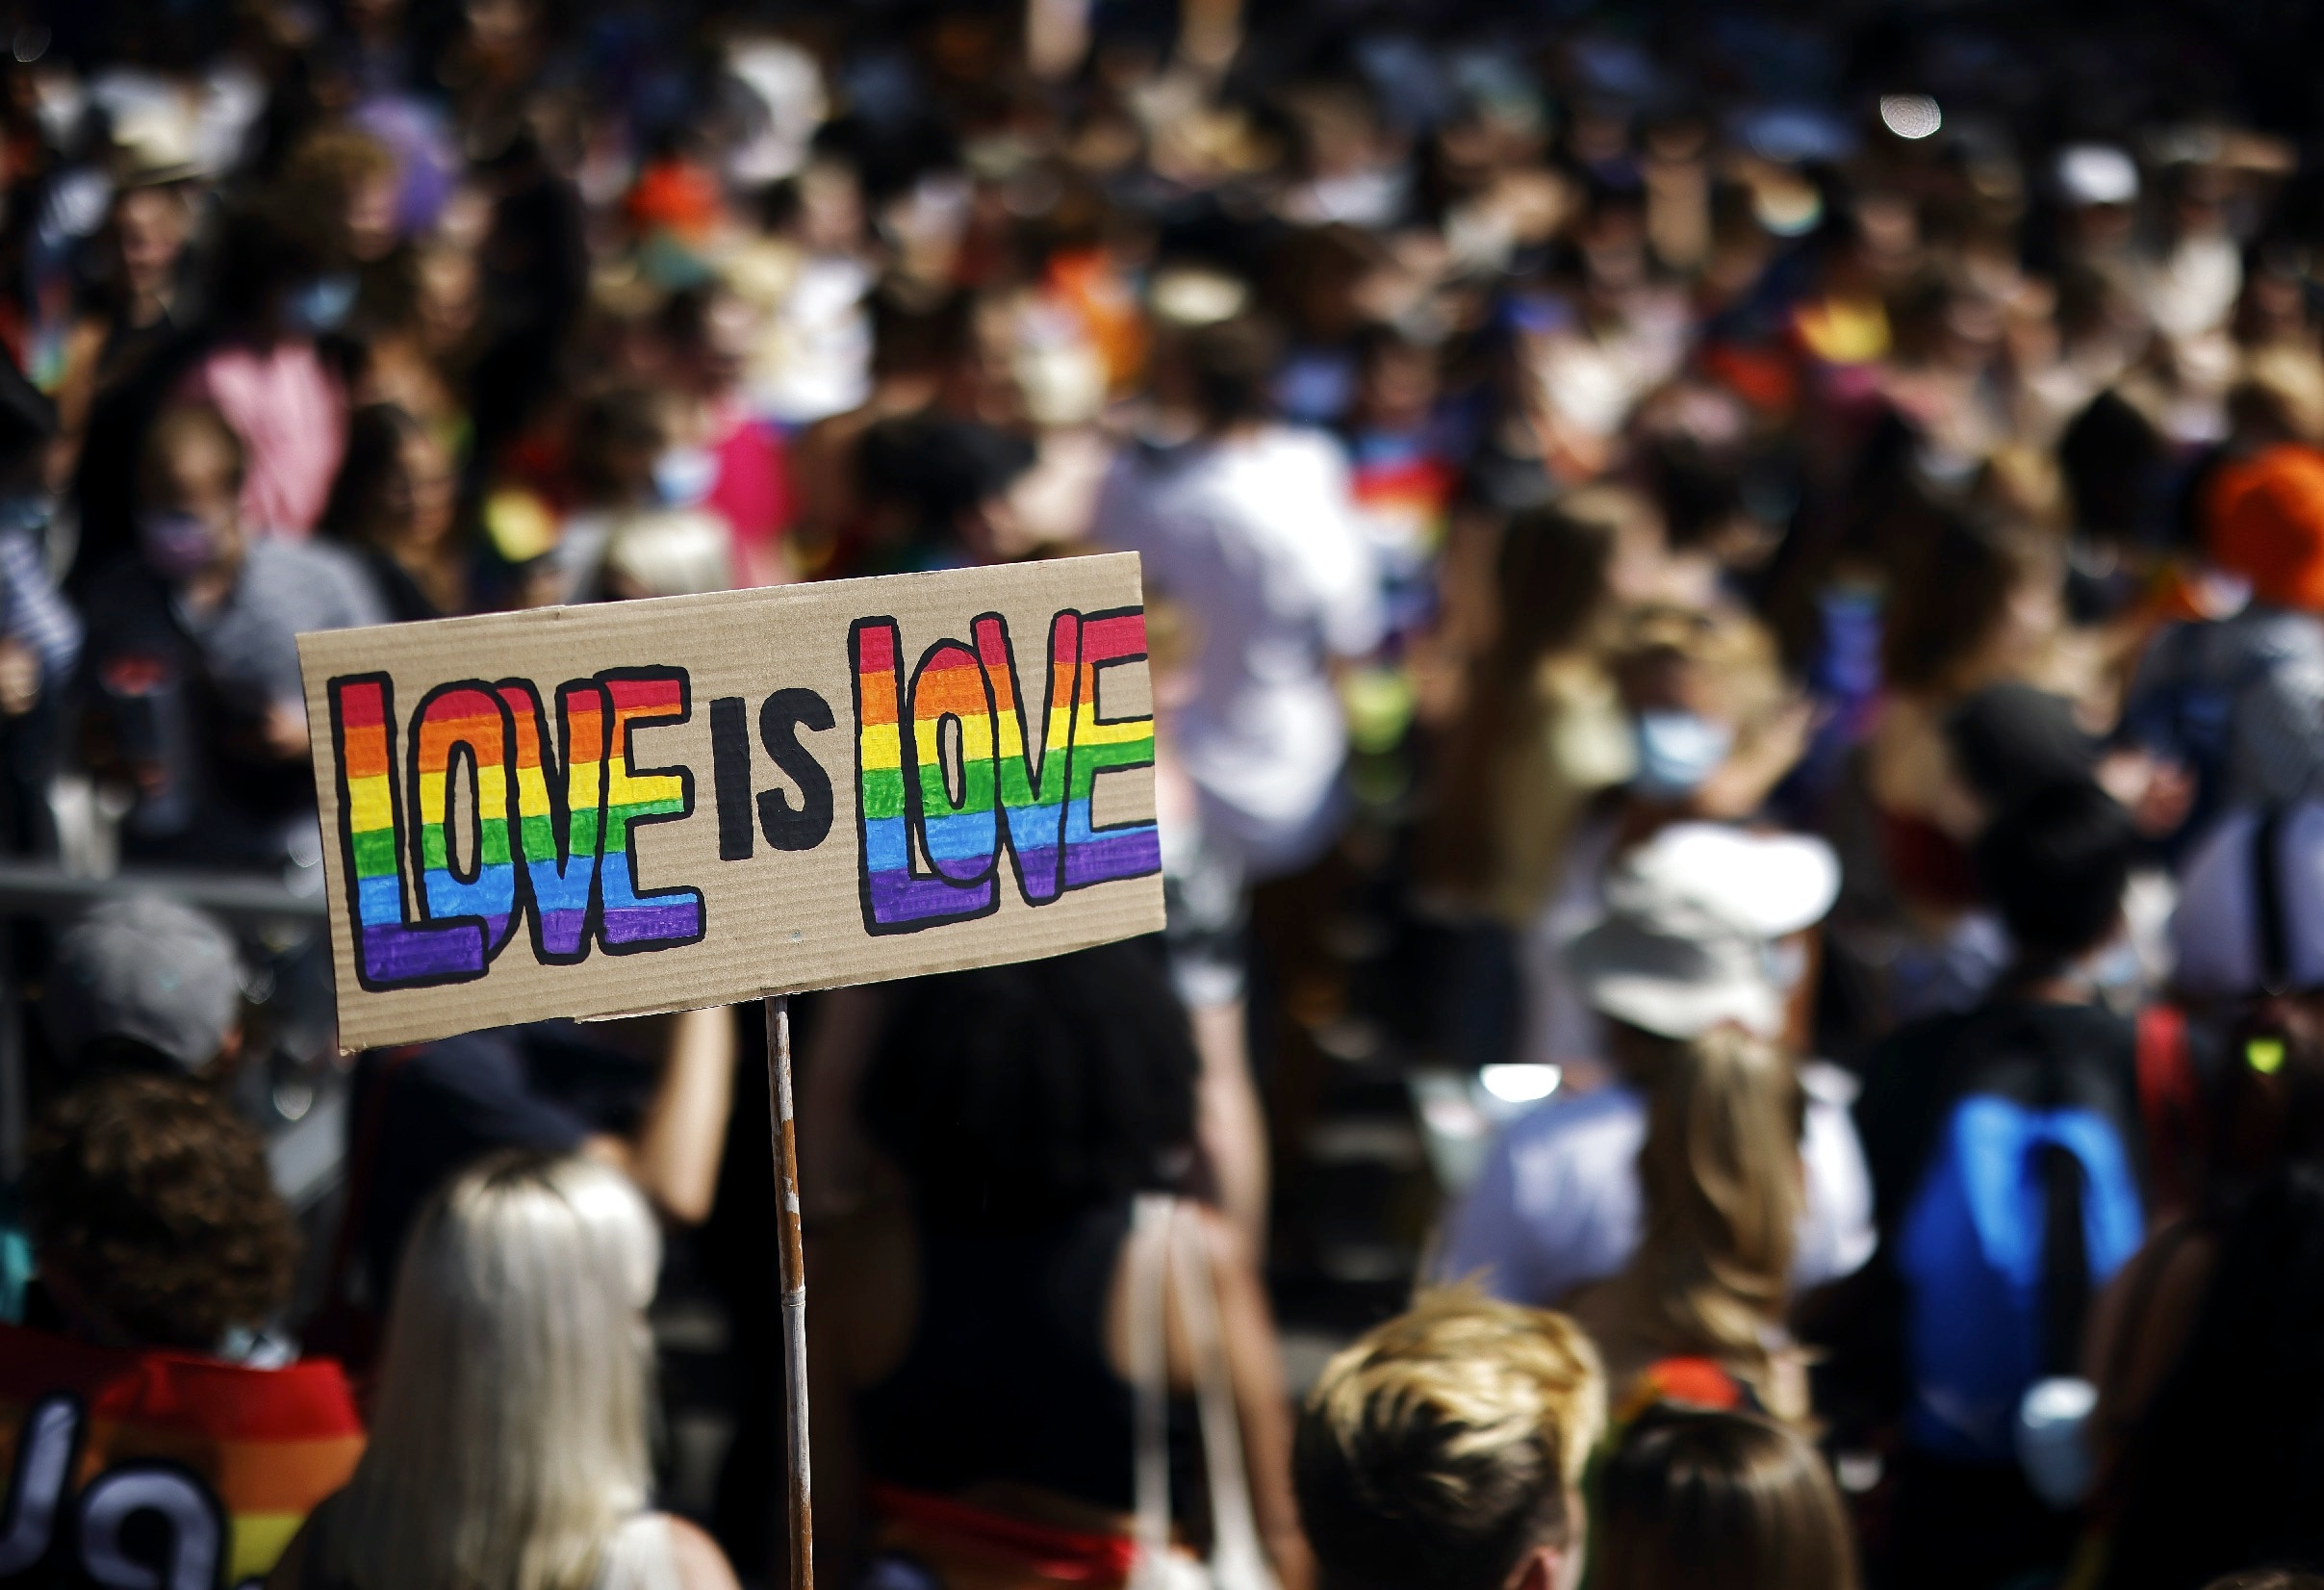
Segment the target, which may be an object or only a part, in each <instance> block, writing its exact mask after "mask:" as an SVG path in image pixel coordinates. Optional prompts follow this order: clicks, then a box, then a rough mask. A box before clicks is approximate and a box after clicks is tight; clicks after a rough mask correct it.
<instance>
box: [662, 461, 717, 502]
mask: <svg viewBox="0 0 2324 1590" xmlns="http://www.w3.org/2000/svg"><path fill="white" fill-rule="evenodd" d="M717 484H718V458H717V455H716V454H714V453H712V452H710V451H709V450H707V449H703V448H669V449H664V450H663V452H662V455H661V456H660V457H659V458H656V459H655V460H654V461H653V489H654V492H655V493H656V495H658V496H659V497H660V498H661V500H662V501H663V502H664V503H665V504H667V505H668V506H670V507H673V508H691V507H693V506H694V505H695V504H696V503H697V502H700V501H701V500H702V499H703V498H705V497H707V496H709V495H710V488H711V487H713V486H715V485H717Z"/></svg>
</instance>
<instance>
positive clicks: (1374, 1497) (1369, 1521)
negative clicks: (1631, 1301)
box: [1291, 1287, 1605, 1590]
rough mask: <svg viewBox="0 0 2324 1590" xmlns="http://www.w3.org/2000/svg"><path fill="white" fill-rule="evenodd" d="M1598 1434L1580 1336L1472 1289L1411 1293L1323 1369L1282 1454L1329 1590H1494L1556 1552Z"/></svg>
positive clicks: (1592, 1357)
mask: <svg viewBox="0 0 2324 1590" xmlns="http://www.w3.org/2000/svg"><path fill="white" fill-rule="evenodd" d="M1604 1428H1605V1379H1604V1375H1603V1374H1602V1372H1600V1371H1599V1369H1598V1363H1597V1353H1596V1350H1595V1349H1594V1348H1593V1347H1592V1346H1590V1342H1589V1339H1588V1338H1587V1337H1586V1336H1584V1335H1583V1334H1582V1332H1581V1329H1580V1327H1578V1326H1577V1325H1575V1324H1574V1323H1573V1321H1571V1320H1568V1319H1567V1318H1566V1317H1565V1316H1563V1315H1560V1314H1552V1313H1550V1312H1549V1311H1548V1310H1546V1309H1536V1308H1520V1307H1519V1306H1517V1305H1516V1304H1513V1303H1503V1302H1496V1301H1494V1300H1493V1299H1492V1298H1489V1297H1486V1296H1485V1295H1482V1294H1481V1293H1479V1292H1477V1291H1476V1290H1475V1289H1473V1288H1470V1287H1461V1288H1453V1289H1448V1290H1444V1291H1439V1292H1431V1293H1425V1294H1423V1295H1421V1296H1420V1297H1419V1298H1418V1300H1417V1301H1416V1302H1415V1303H1414V1305H1413V1307H1412V1309H1411V1311H1410V1312H1408V1313H1406V1314H1403V1315H1400V1316H1398V1317H1397V1318H1395V1319H1393V1320H1391V1321H1388V1322H1387V1323H1385V1324H1383V1325H1380V1326H1378V1327H1376V1328H1375V1329H1373V1330H1372V1331H1370V1332H1369V1333H1367V1334H1366V1336H1364V1337H1363V1338H1362V1339H1361V1340H1359V1341H1358V1342H1356V1343H1355V1344H1354V1345H1353V1346H1349V1347H1347V1348H1346V1349H1344V1350H1343V1351H1341V1353H1340V1354H1339V1355H1338V1356H1337V1357H1335V1358H1333V1359H1332V1361H1331V1362H1330V1363H1329V1364H1328V1365H1326V1366H1325V1367H1324V1371H1323V1374H1322V1376H1321V1378H1320V1379H1318V1380H1317V1381H1316V1383H1315V1390H1314V1391H1312V1392H1311V1393H1309V1395H1308V1398H1307V1403H1306V1406H1305V1407H1304V1408H1303V1409H1302V1410H1301V1413H1300V1420H1299V1430H1298V1435H1297V1437H1296V1439H1295V1441H1294V1443H1293V1446H1292V1453H1291V1474H1292V1481H1293V1483H1294V1485H1295V1486H1296V1487H1297V1490H1298V1494H1299V1511H1300V1517H1301V1520H1302V1522H1303V1523H1304V1524H1305V1526H1306V1528H1307V1534H1308V1539H1309V1542H1310V1543H1311V1544H1312V1545H1313V1546H1314V1548H1315V1558H1316V1561H1317V1562H1318V1563H1319V1564H1320V1565H1321V1567H1322V1570H1323V1582H1324V1584H1325V1585H1326V1587H1327V1590H1336V1587H1348V1586H1364V1585H1381V1586H1388V1585H1393V1586H1396V1587H1397V1590H1499V1586H1500V1585H1501V1583H1502V1582H1503V1581H1504V1580H1505V1579H1506V1578H1507V1577H1508V1576H1509V1574H1510V1572H1511V1571H1512V1570H1513V1569H1514V1568H1515V1567H1516V1565H1517V1563H1518V1562H1519V1560H1520V1559H1521V1558H1522V1557H1523V1556H1524V1554H1525V1553H1526V1552H1530V1551H1532V1550H1534V1549H1536V1548H1537V1547H1541V1546H1563V1545H1565V1544H1567V1542H1568V1541H1569V1540H1571V1537H1572V1533H1573V1528H1574V1524H1575V1519H1574V1517H1573V1512H1574V1510H1575V1509H1574V1506H1573V1503H1572V1501H1571V1493H1572V1492H1573V1491H1574V1490H1575V1489H1576V1488H1577V1487H1578V1486H1579V1485H1580V1483H1581V1477H1582V1470H1583V1468H1584V1466H1585V1465H1586V1464H1587V1463H1588V1461H1589V1456H1590V1450H1591V1449H1592V1448H1593V1447H1595V1446H1596V1444H1597V1439H1598V1436H1599V1434H1600V1433H1601V1432H1602V1431H1603V1430H1604Z"/></svg>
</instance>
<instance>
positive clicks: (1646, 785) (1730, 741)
mask: <svg viewBox="0 0 2324 1590" xmlns="http://www.w3.org/2000/svg"><path fill="white" fill-rule="evenodd" d="M1734 743H1735V731H1733V730H1732V729H1729V728H1728V727H1727V726H1726V725H1725V724H1723V723H1713V722H1711V721H1710V720H1709V719H1707V718H1698V717H1697V716H1696V715H1695V714H1694V713H1692V712H1642V713H1640V714H1639V715H1638V776H1637V778H1636V779H1634V780H1633V781H1632V782H1631V786H1630V787H1632V788H1633V789H1635V790H1637V791H1638V792H1639V793H1640V794H1641V795H1645V796H1647V797H1649V798H1650V799H1653V800H1657V801H1675V800H1679V799H1682V798H1684V797H1685V796H1688V795H1692V794H1694V793H1695V791H1696V790H1698V789H1700V788H1701V787H1702V782H1703V781H1704V780H1705V779H1707V778H1709V777H1710V776H1711V775H1712V774H1713V773H1715V772H1717V771H1718V770H1719V764H1720V763H1721V762H1724V761H1725V760H1726V754H1727V752H1728V751H1729V750H1730V749H1731V748H1732V747H1733V745H1734Z"/></svg>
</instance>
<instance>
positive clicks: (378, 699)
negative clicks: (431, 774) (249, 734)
mask: <svg viewBox="0 0 2324 1590" xmlns="http://www.w3.org/2000/svg"><path fill="white" fill-rule="evenodd" d="M330 698H331V738H332V742H333V745H334V746H335V748H336V749H337V751H338V753H339V756H338V761H339V839H340V846H341V856H342V859H344V860H345V867H346V878H347V883H348V890H347V892H348V895H349V897H350V898H349V902H348V904H349V909H350V912H351V914H352V915H353V917H354V928H355V975H356V978H357V980H358V981H359V982H361V983H362V985H363V987H366V988H370V989H381V988H419V987H433V986H435V985H437V984H444V983H465V982H468V981H469V980H470V979H472V978H478V977H482V976H483V975H484V968H485V957H484V925H483V924H482V923H481V922H479V921H477V920H476V919H475V918H473V917H469V918H467V919H465V920H458V921H450V922H438V923H429V924H426V925H417V924H414V923H413V922H412V920H411V918H410V917H409V916H408V915H407V914H406V912H405V904H406V902H405V896H404V874H403V855H402V848H403V847H402V842H401V834H402V832H403V808H402V801H401V798H400V797H399V795H398V794H397V791H396V753H395V747H394V743H393V742H394V737H395V729H394V724H395V691H394V687H393V686H392V685H391V684H390V683H389V681H388V677H387V676H386V675H385V674H365V675H358V676H355V677H353V678H349V679H337V680H332V681H331V685H330Z"/></svg>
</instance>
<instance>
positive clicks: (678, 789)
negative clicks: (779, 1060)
mask: <svg viewBox="0 0 2324 1590" xmlns="http://www.w3.org/2000/svg"><path fill="white" fill-rule="evenodd" d="M598 680H599V681H600V683H601V684H602V685H603V686H604V688H605V696H606V700H607V701H608V702H609V703H610V704H611V708H612V710H611V714H610V715H611V718H612V723H613V731H612V735H611V740H612V750H613V758H612V760H611V761H610V762H609V763H608V764H607V766H606V769H605V825H604V839H603V844H602V846H601V850H600V865H599V872H600V876H601V878H602V880H603V881H602V883H601V885H600V889H601V892H602V899H603V906H604V915H603V918H602V920H601V921H600V924H599V929H598V934H599V937H600V940H601V941H602V942H603V944H604V946H605V950H606V953H607V954H609V955H626V954H629V953H631V952H633V951H637V950H659V949H667V948H669V947H671V946H672V945H676V944H692V943H696V942H698V941H699V940H700V939H701V938H702V890H700V889H694V888H677V889H664V890H662V891H661V892H659V893H655V894H640V893H638V891H637V869H636V858H635V857H634V856H632V855H631V853H630V846H629V831H630V830H631V829H632V828H636V827H639V826H642V825H644V824H647V823H669V822H676V821H677V820H678V819H679V818H682V817H685V816H688V815H690V814H691V813H692V812H693V810H694V775H693V774H692V773H689V772H688V771H686V770H685V769H684V768H682V767H678V768H638V767H634V766H632V765H631V762H630V743H629V742H630V735H631V733H632V731H635V730H637V729H640V728H644V727H647V726H649V725H653V724H678V723H684V722H685V721H686V719H687V717H688V715H689V714H690V713H692V711H693V709H694V706H693V694H692V687H691V685H690V684H689V682H688V680H687V678H686V671H685V670H684V669H682V668H621V669H613V670H609V671H607V672H605V673H602V674H600V675H599V676H598Z"/></svg>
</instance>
